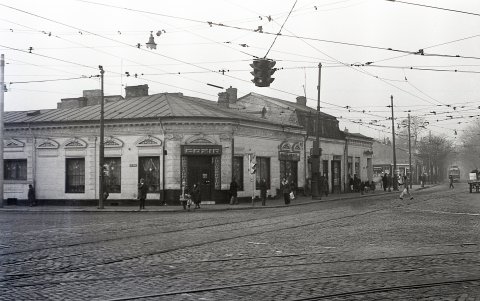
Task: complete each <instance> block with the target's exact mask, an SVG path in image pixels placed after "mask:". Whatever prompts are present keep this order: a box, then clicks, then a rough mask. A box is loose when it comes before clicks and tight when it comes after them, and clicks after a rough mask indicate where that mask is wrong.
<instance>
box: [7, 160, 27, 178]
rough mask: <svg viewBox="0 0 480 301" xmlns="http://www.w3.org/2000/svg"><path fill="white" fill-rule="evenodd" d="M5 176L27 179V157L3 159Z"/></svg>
mask: <svg viewBox="0 0 480 301" xmlns="http://www.w3.org/2000/svg"><path fill="white" fill-rule="evenodd" d="M3 178H4V179H5V180H26V179H27V159H13V160H10V159H9V160H3Z"/></svg>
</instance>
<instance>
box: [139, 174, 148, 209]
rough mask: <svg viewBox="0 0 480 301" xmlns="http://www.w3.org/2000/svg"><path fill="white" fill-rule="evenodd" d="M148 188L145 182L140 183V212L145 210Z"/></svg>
mask: <svg viewBox="0 0 480 301" xmlns="http://www.w3.org/2000/svg"><path fill="white" fill-rule="evenodd" d="M147 192H148V186H147V184H145V180H144V179H143V178H142V179H140V183H138V199H139V200H140V210H142V209H145V200H146V199H147Z"/></svg>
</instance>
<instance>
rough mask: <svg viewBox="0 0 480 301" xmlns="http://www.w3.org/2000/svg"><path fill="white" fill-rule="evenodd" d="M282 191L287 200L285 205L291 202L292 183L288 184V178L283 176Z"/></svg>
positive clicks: (284, 198)
mask: <svg viewBox="0 0 480 301" xmlns="http://www.w3.org/2000/svg"><path fill="white" fill-rule="evenodd" d="M281 184H282V186H281V187H282V192H283V200H284V201H285V205H288V204H290V185H289V184H288V180H287V179H286V178H283V180H282V183H281Z"/></svg>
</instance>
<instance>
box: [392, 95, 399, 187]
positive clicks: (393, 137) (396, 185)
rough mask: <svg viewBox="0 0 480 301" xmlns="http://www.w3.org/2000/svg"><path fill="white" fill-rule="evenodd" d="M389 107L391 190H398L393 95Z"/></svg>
mask: <svg viewBox="0 0 480 301" xmlns="http://www.w3.org/2000/svg"><path fill="white" fill-rule="evenodd" d="M390 107H391V108H392V148H393V171H392V181H393V190H394V191H397V190H398V178H397V174H396V172H397V154H396V150H395V117H394V116H393V95H390Z"/></svg>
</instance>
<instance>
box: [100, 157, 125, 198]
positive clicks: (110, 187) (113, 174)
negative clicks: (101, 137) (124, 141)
mask: <svg viewBox="0 0 480 301" xmlns="http://www.w3.org/2000/svg"><path fill="white" fill-rule="evenodd" d="M104 162H105V164H106V165H107V169H108V173H107V175H106V176H105V188H106V189H107V191H108V192H109V193H120V192H122V187H121V183H122V162H121V159H120V158H105V160H104Z"/></svg>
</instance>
